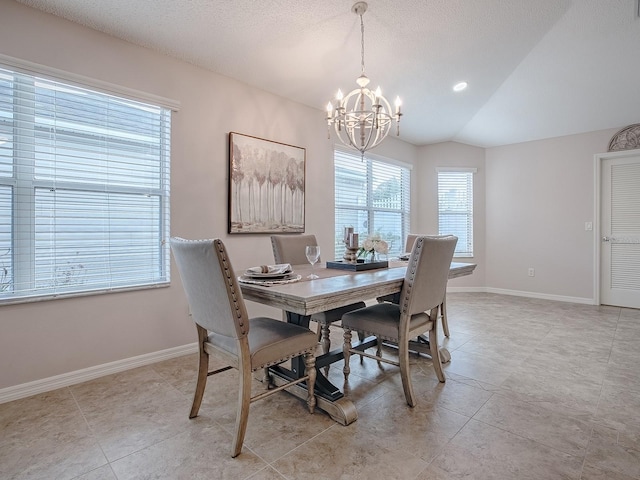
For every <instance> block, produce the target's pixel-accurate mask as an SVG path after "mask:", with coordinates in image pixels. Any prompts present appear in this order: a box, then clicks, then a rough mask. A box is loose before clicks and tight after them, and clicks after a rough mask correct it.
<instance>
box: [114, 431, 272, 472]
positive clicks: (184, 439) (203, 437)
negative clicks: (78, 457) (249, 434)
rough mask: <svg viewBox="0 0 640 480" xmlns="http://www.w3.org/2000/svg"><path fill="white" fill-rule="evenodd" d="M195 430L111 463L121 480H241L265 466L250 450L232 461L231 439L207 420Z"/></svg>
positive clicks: (244, 451) (244, 450) (245, 450)
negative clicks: (213, 479)
mask: <svg viewBox="0 0 640 480" xmlns="http://www.w3.org/2000/svg"><path fill="white" fill-rule="evenodd" d="M194 426H195V427H194V428H192V429H191V430H190V431H188V432H182V433H179V434H177V435H174V436H173V437H170V438H167V439H166V440H163V441H161V442H159V443H156V444H155V445H152V446H150V447H147V448H145V449H143V450H139V451H137V452H136V453H133V454H131V455H128V456H126V457H124V458H121V459H119V460H117V461H115V462H112V463H111V466H112V468H113V470H114V472H115V473H116V476H117V478H118V480H134V479H135V480H146V479H154V480H161V479H167V480H174V479H190V480H199V479H203V480H204V479H207V480H209V479H212V478H215V479H221V480H222V479H225V480H238V479H244V478H247V477H249V476H250V475H253V474H255V473H256V472H258V471H260V470H261V469H263V468H264V467H265V466H266V463H265V462H264V460H261V459H260V458H259V457H258V456H257V455H256V454H255V453H253V452H252V451H251V449H250V448H247V447H246V446H245V448H243V450H242V453H241V454H240V455H239V456H238V457H236V458H235V459H234V458H231V441H232V436H231V435H230V434H229V433H228V432H226V431H225V430H224V429H222V428H221V427H220V426H219V425H215V424H212V423H211V422H208V421H207V420H206V419H198V420H196V421H195V422H194Z"/></svg>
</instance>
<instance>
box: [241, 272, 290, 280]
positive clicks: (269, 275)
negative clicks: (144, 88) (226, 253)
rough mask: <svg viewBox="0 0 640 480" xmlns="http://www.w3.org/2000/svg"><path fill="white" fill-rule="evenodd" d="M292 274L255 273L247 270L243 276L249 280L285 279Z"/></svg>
mask: <svg viewBox="0 0 640 480" xmlns="http://www.w3.org/2000/svg"><path fill="white" fill-rule="evenodd" d="M292 274H293V272H286V273H256V272H251V271H249V270H247V271H246V272H244V276H245V277H249V278H265V279H274V278H285V277H288V276H291V275H292Z"/></svg>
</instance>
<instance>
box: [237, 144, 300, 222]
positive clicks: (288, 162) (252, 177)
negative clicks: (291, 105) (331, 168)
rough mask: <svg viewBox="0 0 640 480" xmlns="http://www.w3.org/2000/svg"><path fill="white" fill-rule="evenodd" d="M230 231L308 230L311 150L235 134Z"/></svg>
mask: <svg viewBox="0 0 640 480" xmlns="http://www.w3.org/2000/svg"><path fill="white" fill-rule="evenodd" d="M229 157H230V158H229V233H295V232H304V181H305V179H304V176H305V149H304V148H300V147H294V146H293V145H286V144H284V143H278V142H272V141H269V140H263V139H261V138H257V137H251V136H249V135H242V134H239V133H235V132H231V133H230V134H229Z"/></svg>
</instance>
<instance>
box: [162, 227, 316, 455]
mask: <svg viewBox="0 0 640 480" xmlns="http://www.w3.org/2000/svg"><path fill="white" fill-rule="evenodd" d="M170 244H171V250H172V251H173V256H174V258H175V260H176V264H177V266H178V271H179V272H180V277H181V279H182V285H183V287H184V290H185V293H186V294H187V299H188V301H189V307H190V309H191V315H192V317H193V320H194V322H195V324H196V330H197V332H198V349H199V352H200V357H199V358H200V360H199V366H198V379H197V384H196V391H195V394H194V397H193V404H192V406H191V413H189V418H194V417H196V416H197V415H198V410H199V409H200V404H201V403H202V396H203V394H204V389H205V386H206V383H207V376H208V375H213V374H216V373H220V372H222V371H226V370H228V369H229V368H236V369H238V370H239V372H240V376H239V381H240V382H239V384H240V385H239V388H240V391H239V396H238V410H237V414H236V428H235V434H234V437H233V444H232V449H231V456H232V457H236V456H238V455H239V454H240V452H241V450H242V444H243V442H244V435H245V431H246V428H247V422H248V418H249V405H250V404H251V402H253V401H255V400H260V399H262V398H264V397H266V396H268V395H271V394H273V393H276V392H278V391H280V390H282V389H284V388H286V387H288V386H291V385H294V384H296V383H300V382H306V383H307V388H308V390H309V395H308V398H307V405H308V407H309V411H310V412H311V413H313V412H314V409H315V404H316V399H315V395H314V386H315V381H316V368H315V356H314V352H315V349H316V346H317V337H316V334H315V333H313V332H312V331H311V330H309V329H308V328H304V327H301V326H299V325H294V324H289V323H286V322H282V321H281V320H276V319H273V318H265V317H256V318H249V317H248V315H247V310H246V307H245V304H244V299H243V296H242V291H241V290H240V288H239V287H238V283H237V279H236V275H235V273H234V271H233V268H232V266H231V261H230V259H229V256H228V255H227V251H226V249H225V246H224V244H223V243H222V241H221V240H219V239H215V240H184V239H182V238H177V237H173V238H171V239H170ZM210 354H216V355H217V356H219V357H221V358H222V359H224V361H225V362H229V364H230V366H229V367H226V368H221V369H218V370H216V371H213V372H209V371H208V369H209V355H210ZM299 355H304V359H305V367H306V371H305V373H306V375H304V376H302V377H301V378H300V379H297V380H295V381H293V382H291V383H288V384H286V385H282V386H279V387H277V388H271V387H272V385H271V384H270V383H271V382H270V377H269V375H268V371H267V370H266V369H267V368H268V367H270V366H272V365H277V364H279V363H282V362H284V361H287V360H289V359H291V358H293V357H297V356H299ZM258 370H263V371H264V372H265V376H264V378H265V380H266V383H267V387H266V390H265V391H264V392H262V393H259V394H257V395H255V396H253V397H252V396H251V383H252V372H255V371H258Z"/></svg>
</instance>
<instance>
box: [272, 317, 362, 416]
mask: <svg viewBox="0 0 640 480" xmlns="http://www.w3.org/2000/svg"><path fill="white" fill-rule="evenodd" d="M286 316H287V321H288V322H289V323H293V324H295V325H300V326H303V327H306V328H308V327H309V320H310V317H309V316H308V315H299V314H296V313H291V312H286ZM342 358H343V356H342V349H340V350H334V351H332V352H327V353H325V354H323V355H320V356H318V357H317V358H316V370H317V375H316V384H315V393H316V401H317V405H316V406H317V408H320V409H321V410H323V411H325V412H326V413H328V414H329V416H331V418H333V419H334V420H335V421H336V422H338V423H341V424H342V425H349V424H350V423H352V422H354V421H356V419H357V418H358V412H357V411H356V408H355V405H354V404H353V402H352V401H351V400H348V399H346V398H344V394H343V393H342V392H341V391H340V389H339V388H338V387H336V386H335V385H334V384H333V383H331V382H330V381H329V380H328V379H327V377H326V376H325V375H324V374H323V373H322V371H321V369H322V367H325V366H327V365H330V364H331V363H334V362H337V361H339V360H341V359H342ZM269 370H270V372H271V374H272V380H273V383H274V384H275V385H278V386H279V385H283V384H284V383H286V382H288V381H291V380H294V379H297V378H300V377H302V376H304V371H305V366H304V358H303V357H296V358H294V359H292V360H291V369H287V368H284V367H282V366H279V365H278V366H275V367H270V369H269ZM286 390H287V391H288V392H289V393H291V394H293V395H295V396H296V397H299V398H302V399H306V398H307V386H306V382H305V383H301V384H297V385H294V386H292V387H291V388H287V389H286Z"/></svg>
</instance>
